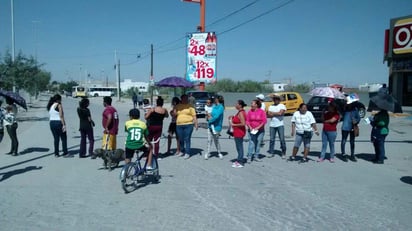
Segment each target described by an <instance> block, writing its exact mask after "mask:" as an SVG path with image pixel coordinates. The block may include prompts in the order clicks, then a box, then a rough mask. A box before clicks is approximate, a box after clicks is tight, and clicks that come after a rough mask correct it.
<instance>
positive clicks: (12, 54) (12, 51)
mask: <svg viewBox="0 0 412 231" xmlns="http://www.w3.org/2000/svg"><path fill="white" fill-rule="evenodd" d="M10 3H11V4H10V5H11V61H12V62H13V64H14V59H15V54H14V51H15V48H14V0H11V2H10ZM15 78H16V77H15V76H13V92H16V79H15Z"/></svg>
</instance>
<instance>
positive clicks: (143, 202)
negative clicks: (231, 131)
mask: <svg viewBox="0 0 412 231" xmlns="http://www.w3.org/2000/svg"><path fill="white" fill-rule="evenodd" d="M77 102H78V100H77V99H72V98H64V99H63V105H64V109H65V113H66V119H67V124H68V137H69V139H68V146H69V151H70V153H72V154H75V155H77V154H78V150H79V143H80V139H79V132H78V131H77V128H78V118H77V115H76V111H75V108H76V107H77ZM45 104H46V101H44V100H41V101H38V102H36V103H35V104H34V105H33V106H34V107H33V108H30V110H29V111H28V112H21V113H20V114H19V118H20V123H19V128H18V134H19V140H20V151H21V152H22V155H19V156H17V157H13V156H9V155H4V153H6V152H8V151H9V150H8V148H9V145H10V141H9V138H8V136H7V135H6V137H5V138H4V140H3V142H2V143H1V145H0V227H1V228H0V229H1V230H143V229H146V230H285V229H289V230H332V229H335V230H388V229H390V230H408V229H409V230H410V219H411V214H412V197H411V193H412V169H411V166H412V165H411V163H412V152H411V151H410V150H411V148H412V145H411V143H412V138H411V137H412V136H411V134H412V132H411V128H412V126H411V125H412V120H410V119H407V118H404V117H392V118H391V126H390V135H389V137H388V141H387V144H386V147H387V156H388V160H386V162H385V165H374V164H372V163H371V162H370V161H369V160H370V159H371V158H372V156H373V148H372V145H371V143H370V142H369V131H370V128H369V126H368V125H366V124H362V125H361V136H360V137H359V138H358V139H357V143H356V153H357V156H358V158H359V161H358V162H357V163H352V162H347V163H345V162H343V161H340V160H338V161H337V162H336V163H334V164H331V163H326V162H324V163H316V162H315V161H310V162H308V163H305V164H298V163H296V162H286V161H284V160H282V159H280V158H272V159H268V158H263V162H260V163H252V164H246V166H245V167H244V168H242V169H233V168H231V160H233V159H234V158H235V157H236V155H237V154H236V151H235V146H234V141H233V140H232V139H228V138H227V136H225V135H223V136H222V150H223V152H224V154H225V157H224V159H223V160H220V159H219V158H217V157H216V156H215V158H210V159H209V160H204V159H203V158H202V156H200V155H194V156H193V157H192V158H190V159H188V160H184V159H182V158H178V157H175V156H170V157H167V158H164V159H162V160H161V162H160V167H161V170H160V171H161V175H162V179H161V180H160V183H159V184H149V185H147V186H145V187H143V188H140V189H138V190H137V191H134V192H132V193H129V194H125V193H124V192H123V191H122V189H121V186H120V181H119V172H120V168H117V169H115V170H114V171H112V172H109V171H107V170H104V169H102V161H101V160H100V159H97V160H91V159H80V158H78V157H77V156H75V157H74V158H55V157H54V155H53V150H52V149H53V147H52V143H53V141H52V135H51V132H50V130H49V126H48V121H47V120H48V115H47V112H46V110H45V108H44V106H45ZM113 105H114V106H115V107H117V109H118V111H119V114H120V119H121V124H123V123H124V122H125V121H126V119H127V113H128V109H129V108H130V106H131V105H132V104H131V101H129V100H127V101H125V102H116V101H115V102H114V103H113ZM90 108H91V111H92V116H93V117H94V120H95V121H96V124H97V126H96V128H95V138H96V147H97V146H99V145H100V144H101V132H102V129H101V125H100V118H101V112H102V110H103V105H102V99H101V98H93V99H91V106H90ZM233 113H234V111H233V110H227V111H226V112H225V116H228V115H230V114H233ZM202 122H204V121H202ZM225 123H226V121H225ZM166 124H168V121H167V122H166ZM165 128H166V125H165ZM285 130H286V131H287V132H286V133H287V134H288V135H289V131H290V117H287V118H286V129H285ZM124 139H125V137H124V134H123V133H122V132H120V134H119V138H118V144H119V145H120V146H121V144H122V143H123V142H124ZM265 139H268V133H267V134H266V136H265ZM338 141H340V135H338ZM192 142H193V144H192V146H193V148H194V154H199V153H204V151H203V150H205V149H206V147H205V146H206V130H205V129H201V128H200V129H199V130H198V131H196V132H194V134H193V139H192ZM161 144H162V148H161V151H165V145H166V143H165V140H164V139H163V140H162V141H161ZM292 144H293V139H292V138H291V137H290V136H287V148H288V154H290V151H291V149H292ZM173 145H175V144H173ZM246 145H247V144H246V143H245V148H246V147H247V146H246ZM267 145H268V142H266V146H265V147H263V149H262V152H263V154H265V153H266V150H267ZM276 145H277V146H276V149H279V146H278V145H279V143H277V144H276ZM320 146H321V143H320V137H315V138H314V141H313V143H312V152H311V156H310V157H311V159H313V160H315V159H316V158H317V155H319V151H320ZM347 148H349V147H347ZM336 149H337V152H338V153H339V144H336Z"/></svg>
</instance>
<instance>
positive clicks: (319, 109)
mask: <svg viewBox="0 0 412 231" xmlns="http://www.w3.org/2000/svg"><path fill="white" fill-rule="evenodd" d="M334 102H335V103H336V104H337V105H338V110H339V113H340V114H341V115H343V110H344V106H345V104H346V100H344V99H334ZM352 104H353V106H354V107H355V108H357V109H358V111H359V116H360V117H361V118H364V117H365V115H366V108H365V105H364V104H363V103H361V102H359V101H355V102H353V103H352ZM307 106H308V111H310V112H312V114H313V116H314V117H315V120H316V122H317V123H321V122H322V114H323V112H324V111H325V110H326V109H327V106H328V98H326V97H320V96H313V97H312V98H310V99H309V102H308V103H307Z"/></svg>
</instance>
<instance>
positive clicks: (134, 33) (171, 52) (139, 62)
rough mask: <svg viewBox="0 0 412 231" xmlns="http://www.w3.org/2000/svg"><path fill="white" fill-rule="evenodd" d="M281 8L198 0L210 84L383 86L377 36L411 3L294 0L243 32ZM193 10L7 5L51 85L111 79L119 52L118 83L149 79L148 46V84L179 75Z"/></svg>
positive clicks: (3, 4) (5, 22)
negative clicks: (212, 36) (209, 45)
mask: <svg viewBox="0 0 412 231" xmlns="http://www.w3.org/2000/svg"><path fill="white" fill-rule="evenodd" d="M253 2H256V3H254V4H252V5H251V6H250V7H248V8H246V9H244V10H242V11H240V12H238V13H237V14H234V15H232V16H230V17H227V18H226V19H225V20H222V21H218V22H217V23H215V24H212V25H210V24H211V23H213V22H215V21H216V20H218V19H222V18H224V17H225V16H227V15H229V14H231V13H233V12H235V11H236V10H239V9H240V8H242V7H244V6H246V5H248V4H249V3H253ZM285 2H288V1H287V0H283V1H279V0H260V1H253V0H206V30H207V31H215V32H216V33H217V35H218V57H217V73H218V79H219V78H231V79H233V80H246V79H252V80H264V79H268V80H270V81H283V80H284V79H286V78H291V79H292V81H293V82H295V83H304V82H312V81H316V82H329V83H342V84H346V85H348V86H357V85H358V84H360V83H365V82H387V77H388V68H387V66H386V63H385V64H384V63H383V41H384V30H385V29H387V28H389V21H390V19H391V18H396V17H401V16H406V15H411V14H412V1H411V0H295V1H291V2H290V3H289V4H287V5H286V6H283V7H281V8H279V9H277V10H274V11H273V12H271V13H268V14H266V15H264V16H262V17H260V18H258V19H256V20H254V21H252V22H250V23H248V24H245V25H241V24H242V23H243V22H246V21H248V20H250V19H252V18H254V17H257V16H258V15H261V14H263V13H264V12H267V11H269V10H270V9H273V8H276V7H277V6H280V5H282V4H283V3H285ZM199 11H200V10H199V5H198V4H195V3H187V2H182V1H180V0H156V1H155V0H151V1H149V0H122V1H115V0H70V1H67V0H64V1H63V0H36V1H27V0H14V21H15V24H14V25H15V26H14V28H15V49H16V53H17V52H19V51H22V52H23V54H25V55H35V54H36V53H37V58H38V60H39V62H40V63H45V66H44V69H46V70H47V71H50V72H51V73H52V80H57V81H66V80H69V79H73V80H79V78H80V77H82V79H84V76H85V72H86V71H87V73H90V75H91V77H92V78H94V79H99V80H100V79H102V76H106V75H107V76H108V77H109V80H111V81H114V80H115V72H114V69H113V66H114V64H115V59H114V51H115V50H117V52H118V58H119V59H120V62H121V77H122V79H127V78H130V79H133V80H135V81H148V79H149V75H150V44H153V45H154V49H155V50H154V76H155V79H156V80H160V79H162V78H163V77H167V76H184V72H185V65H186V63H185V62H186V61H185V57H186V54H185V48H184V47H185V40H184V36H185V34H186V33H187V32H194V31H195V30H196V26H197V25H198V24H199ZM208 25H210V26H208ZM238 25H241V26H239V27H237V26H238ZM232 28H235V29H233V30H230V29H232ZM228 30H230V31H228ZM0 46H1V47H0V54H1V55H4V53H5V52H6V50H8V49H9V50H10V49H11V17H10V0H0ZM138 55H140V58H139V59H138V58H137V56H138ZM80 70H81V71H80Z"/></svg>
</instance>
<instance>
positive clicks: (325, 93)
mask: <svg viewBox="0 0 412 231" xmlns="http://www.w3.org/2000/svg"><path fill="white" fill-rule="evenodd" d="M310 94H311V95H313V96H320V97H327V98H335V99H344V98H345V95H344V94H343V93H342V92H340V91H339V90H338V89H336V88H332V87H317V88H315V89H313V90H312V91H311V92H310Z"/></svg>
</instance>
